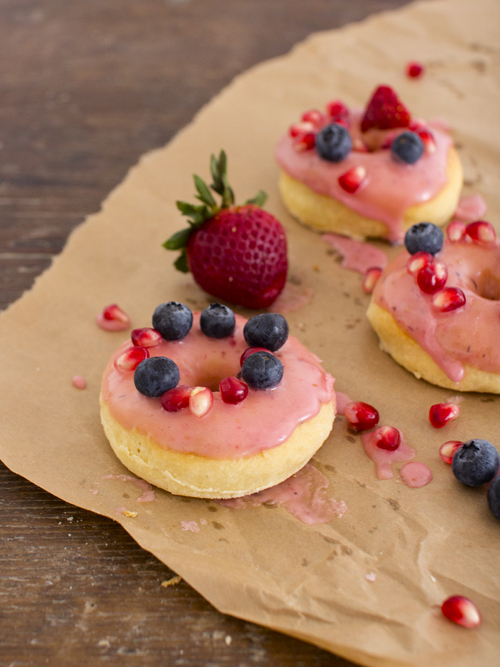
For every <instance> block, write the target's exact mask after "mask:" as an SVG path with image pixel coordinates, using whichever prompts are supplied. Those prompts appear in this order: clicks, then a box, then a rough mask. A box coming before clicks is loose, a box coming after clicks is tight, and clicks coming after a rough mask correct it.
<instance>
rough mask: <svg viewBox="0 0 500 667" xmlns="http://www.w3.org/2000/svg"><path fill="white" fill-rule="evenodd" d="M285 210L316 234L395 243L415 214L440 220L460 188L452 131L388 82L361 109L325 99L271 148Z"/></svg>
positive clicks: (452, 207) (443, 220)
mask: <svg viewBox="0 0 500 667" xmlns="http://www.w3.org/2000/svg"><path fill="white" fill-rule="evenodd" d="M276 159H277V162H278V164H279V166H280V170H281V171H280V181H279V188H280V193H281V197H282V200H283V202H284V204H285V206H286V208H287V209H288V210H289V212H290V213H291V214H292V215H293V216H294V217H295V218H297V219H298V220H299V221H300V222H303V223H304V224H306V225H308V226H309V227H312V228H314V229H316V230H319V231H321V232H336V233H339V234H345V235H347V236H351V237H353V238H357V239H364V238H366V237H378V238H384V239H387V240H389V241H391V242H393V243H397V242H401V241H402V239H403V237H404V234H405V231H406V230H407V229H408V228H409V227H411V226H412V225H413V224H415V223H417V222H420V221H421V220H428V221H429V222H433V223H435V224H437V225H443V224H445V223H446V222H447V221H448V220H449V219H450V218H451V216H452V214H453V212H454V211H455V209H456V207H457V203H458V199H459V195H460V191H461V188H462V166H461V163H460V159H459V157H458V154H457V152H456V151H455V149H454V147H453V141H452V139H451V137H450V136H449V135H448V134H447V133H446V132H445V131H443V130H442V129H440V128H439V127H437V126H433V125H432V124H431V123H429V124H426V123H425V122H424V121H421V120H418V119H414V118H412V117H411V116H410V114H409V113H408V111H407V110H406V109H405V107H404V106H403V105H402V103H401V102H400V101H399V100H398V98H397V96H396V94H395V93H394V91H392V89H391V88H389V87H388V86H380V87H379V88H377V90H376V91H375V93H374V94H373V96H372V98H371V100H370V102H369V103H368V105H367V108H366V109H365V110H364V111H360V110H350V109H348V108H347V107H346V106H345V105H344V104H343V103H342V102H330V103H329V104H328V105H327V109H326V113H322V112H320V111H316V110H313V111H309V112H306V113H305V114H303V115H302V120H301V122H299V123H297V124H295V125H292V126H291V128H290V130H289V133H288V134H286V135H284V136H283V137H282V138H281V139H280V141H279V143H278V146H277V148H276Z"/></svg>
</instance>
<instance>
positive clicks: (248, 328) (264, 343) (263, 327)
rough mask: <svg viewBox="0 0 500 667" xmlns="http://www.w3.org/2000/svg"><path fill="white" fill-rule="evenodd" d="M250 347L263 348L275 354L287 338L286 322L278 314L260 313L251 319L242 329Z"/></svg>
mask: <svg viewBox="0 0 500 667" xmlns="http://www.w3.org/2000/svg"><path fill="white" fill-rule="evenodd" d="M243 336H244V337H245V340H246V342H247V343H248V345H249V346H250V347H264V348H265V349H266V350H271V352H276V350H279V349H280V347H282V346H283V345H284V344H285V343H286V341H287V338H288V322H287V321H286V319H285V318H284V317H283V315H280V314H279V313H262V314H261V315H255V316H254V317H251V318H250V319H249V320H248V322H247V323H246V324H245V326H244V328H243Z"/></svg>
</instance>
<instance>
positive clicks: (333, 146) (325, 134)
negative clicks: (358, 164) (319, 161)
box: [316, 123, 352, 162]
mask: <svg viewBox="0 0 500 667" xmlns="http://www.w3.org/2000/svg"><path fill="white" fill-rule="evenodd" d="M351 148H352V141H351V137H350V135H349V132H348V131H347V130H346V129H345V127H342V125H339V124H338V123H331V124H330V125H326V126H325V127H324V128H323V129H322V130H320V131H319V132H318V134H317V135H316V150H317V151H318V155H319V156H320V157H321V158H323V160H328V162H340V161H341V160H343V159H344V158H345V157H347V154H348V153H349V151H350V150H351Z"/></svg>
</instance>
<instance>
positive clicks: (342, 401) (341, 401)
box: [335, 391, 352, 415]
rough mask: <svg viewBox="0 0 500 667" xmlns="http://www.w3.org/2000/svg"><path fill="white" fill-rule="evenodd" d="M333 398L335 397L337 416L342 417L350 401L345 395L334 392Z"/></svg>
mask: <svg viewBox="0 0 500 667" xmlns="http://www.w3.org/2000/svg"><path fill="white" fill-rule="evenodd" d="M335 396H336V397H337V414H338V415H343V414H344V408H345V406H346V405H348V404H349V403H352V401H351V399H350V398H349V396H348V395H347V394H343V393H342V392H341V391H336V392H335Z"/></svg>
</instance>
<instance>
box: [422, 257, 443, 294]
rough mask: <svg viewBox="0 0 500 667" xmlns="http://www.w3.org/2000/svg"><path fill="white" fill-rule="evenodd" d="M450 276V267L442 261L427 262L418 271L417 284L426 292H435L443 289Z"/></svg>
mask: <svg viewBox="0 0 500 667" xmlns="http://www.w3.org/2000/svg"><path fill="white" fill-rule="evenodd" d="M447 278H448V269H447V268H446V266H445V265H444V264H443V263H442V262H432V263H431V264H427V266H424V268H423V269H420V271H419V272H418V273H417V284H418V286H419V287H420V289H421V290H422V292H425V293H426V294H435V292H438V291H439V290H440V289H443V287H444V286H445V283H446V279H447Z"/></svg>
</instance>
